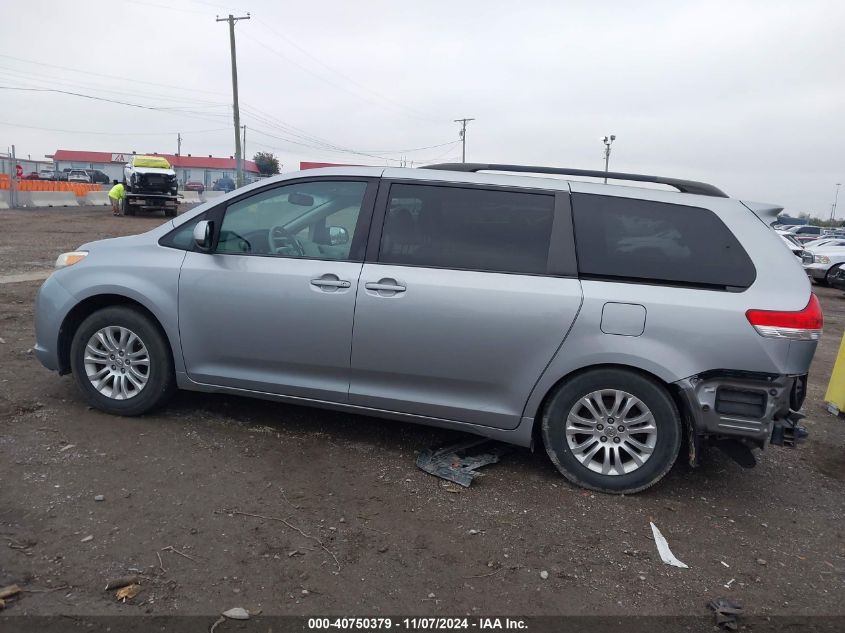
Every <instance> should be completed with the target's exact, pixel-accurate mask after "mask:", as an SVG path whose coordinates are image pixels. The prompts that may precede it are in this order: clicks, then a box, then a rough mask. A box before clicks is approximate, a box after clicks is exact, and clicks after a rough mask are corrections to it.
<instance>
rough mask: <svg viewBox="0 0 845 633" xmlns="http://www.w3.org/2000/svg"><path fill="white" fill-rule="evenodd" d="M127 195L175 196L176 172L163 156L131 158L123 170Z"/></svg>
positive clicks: (176, 185) (176, 186)
mask: <svg viewBox="0 0 845 633" xmlns="http://www.w3.org/2000/svg"><path fill="white" fill-rule="evenodd" d="M123 186H124V187H126V191H127V193H150V194H168V195H173V196H175V195H176V191H177V188H178V183H177V181H176V172H175V171H173V168H172V167H171V166H170V163H169V162H168V161H167V159H166V158H164V157H163V156H133V157H132V159H131V160H130V161H129V162H128V163H126V166H125V167H124V168H123Z"/></svg>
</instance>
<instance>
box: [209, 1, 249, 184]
mask: <svg viewBox="0 0 845 633" xmlns="http://www.w3.org/2000/svg"><path fill="white" fill-rule="evenodd" d="M238 20H249V13H247V14H246V15H245V16H241V17H237V18H236V17H235V16H234V15H232V14H231V13H230V14H229V17H228V18H220V17H218V18H217V21H218V22H228V23H229V48H230V50H231V56H232V109H233V110H234V113H235V168H236V172H237V173H236V176H235V185H236V186H237V187H240V186H241V185H243V184H244V173H243V164H242V163H241V160H242V156H241V112H240V109H239V107H238V60H237V56H236V55H235V22H237V21H238Z"/></svg>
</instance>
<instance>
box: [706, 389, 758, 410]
mask: <svg viewBox="0 0 845 633" xmlns="http://www.w3.org/2000/svg"><path fill="white" fill-rule="evenodd" d="M716 412H717V413H723V414H725V415H741V416H744V417H747V418H762V417H763V415H765V413H766V392H765V391H745V390H742V389H732V388H731V387H719V389H718V390H717V391H716Z"/></svg>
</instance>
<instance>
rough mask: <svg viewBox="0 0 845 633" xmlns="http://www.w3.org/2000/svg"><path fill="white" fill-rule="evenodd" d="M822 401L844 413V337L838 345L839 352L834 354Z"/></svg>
mask: <svg viewBox="0 0 845 633" xmlns="http://www.w3.org/2000/svg"><path fill="white" fill-rule="evenodd" d="M824 400H825V402H827V404H828V405H829V406H831V405H832V406H833V407H835V408H836V409H838V410H839V411H843V412H845V336H843V337H842V342H841V343H840V344H839V352H838V353H837V354H836V362H835V363H834V364H833V372H832V373H831V374H830V382H829V383H827V393H825V394H824Z"/></svg>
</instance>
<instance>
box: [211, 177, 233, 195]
mask: <svg viewBox="0 0 845 633" xmlns="http://www.w3.org/2000/svg"><path fill="white" fill-rule="evenodd" d="M212 189H213V190H214V191H225V192H226V193H229V192H230V191H234V190H235V181H234V180H232V179H231V178H229V177H228V176H223V177H222V178H218V179H217V180H216V181H215V182H214V186H213V187H212Z"/></svg>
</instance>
